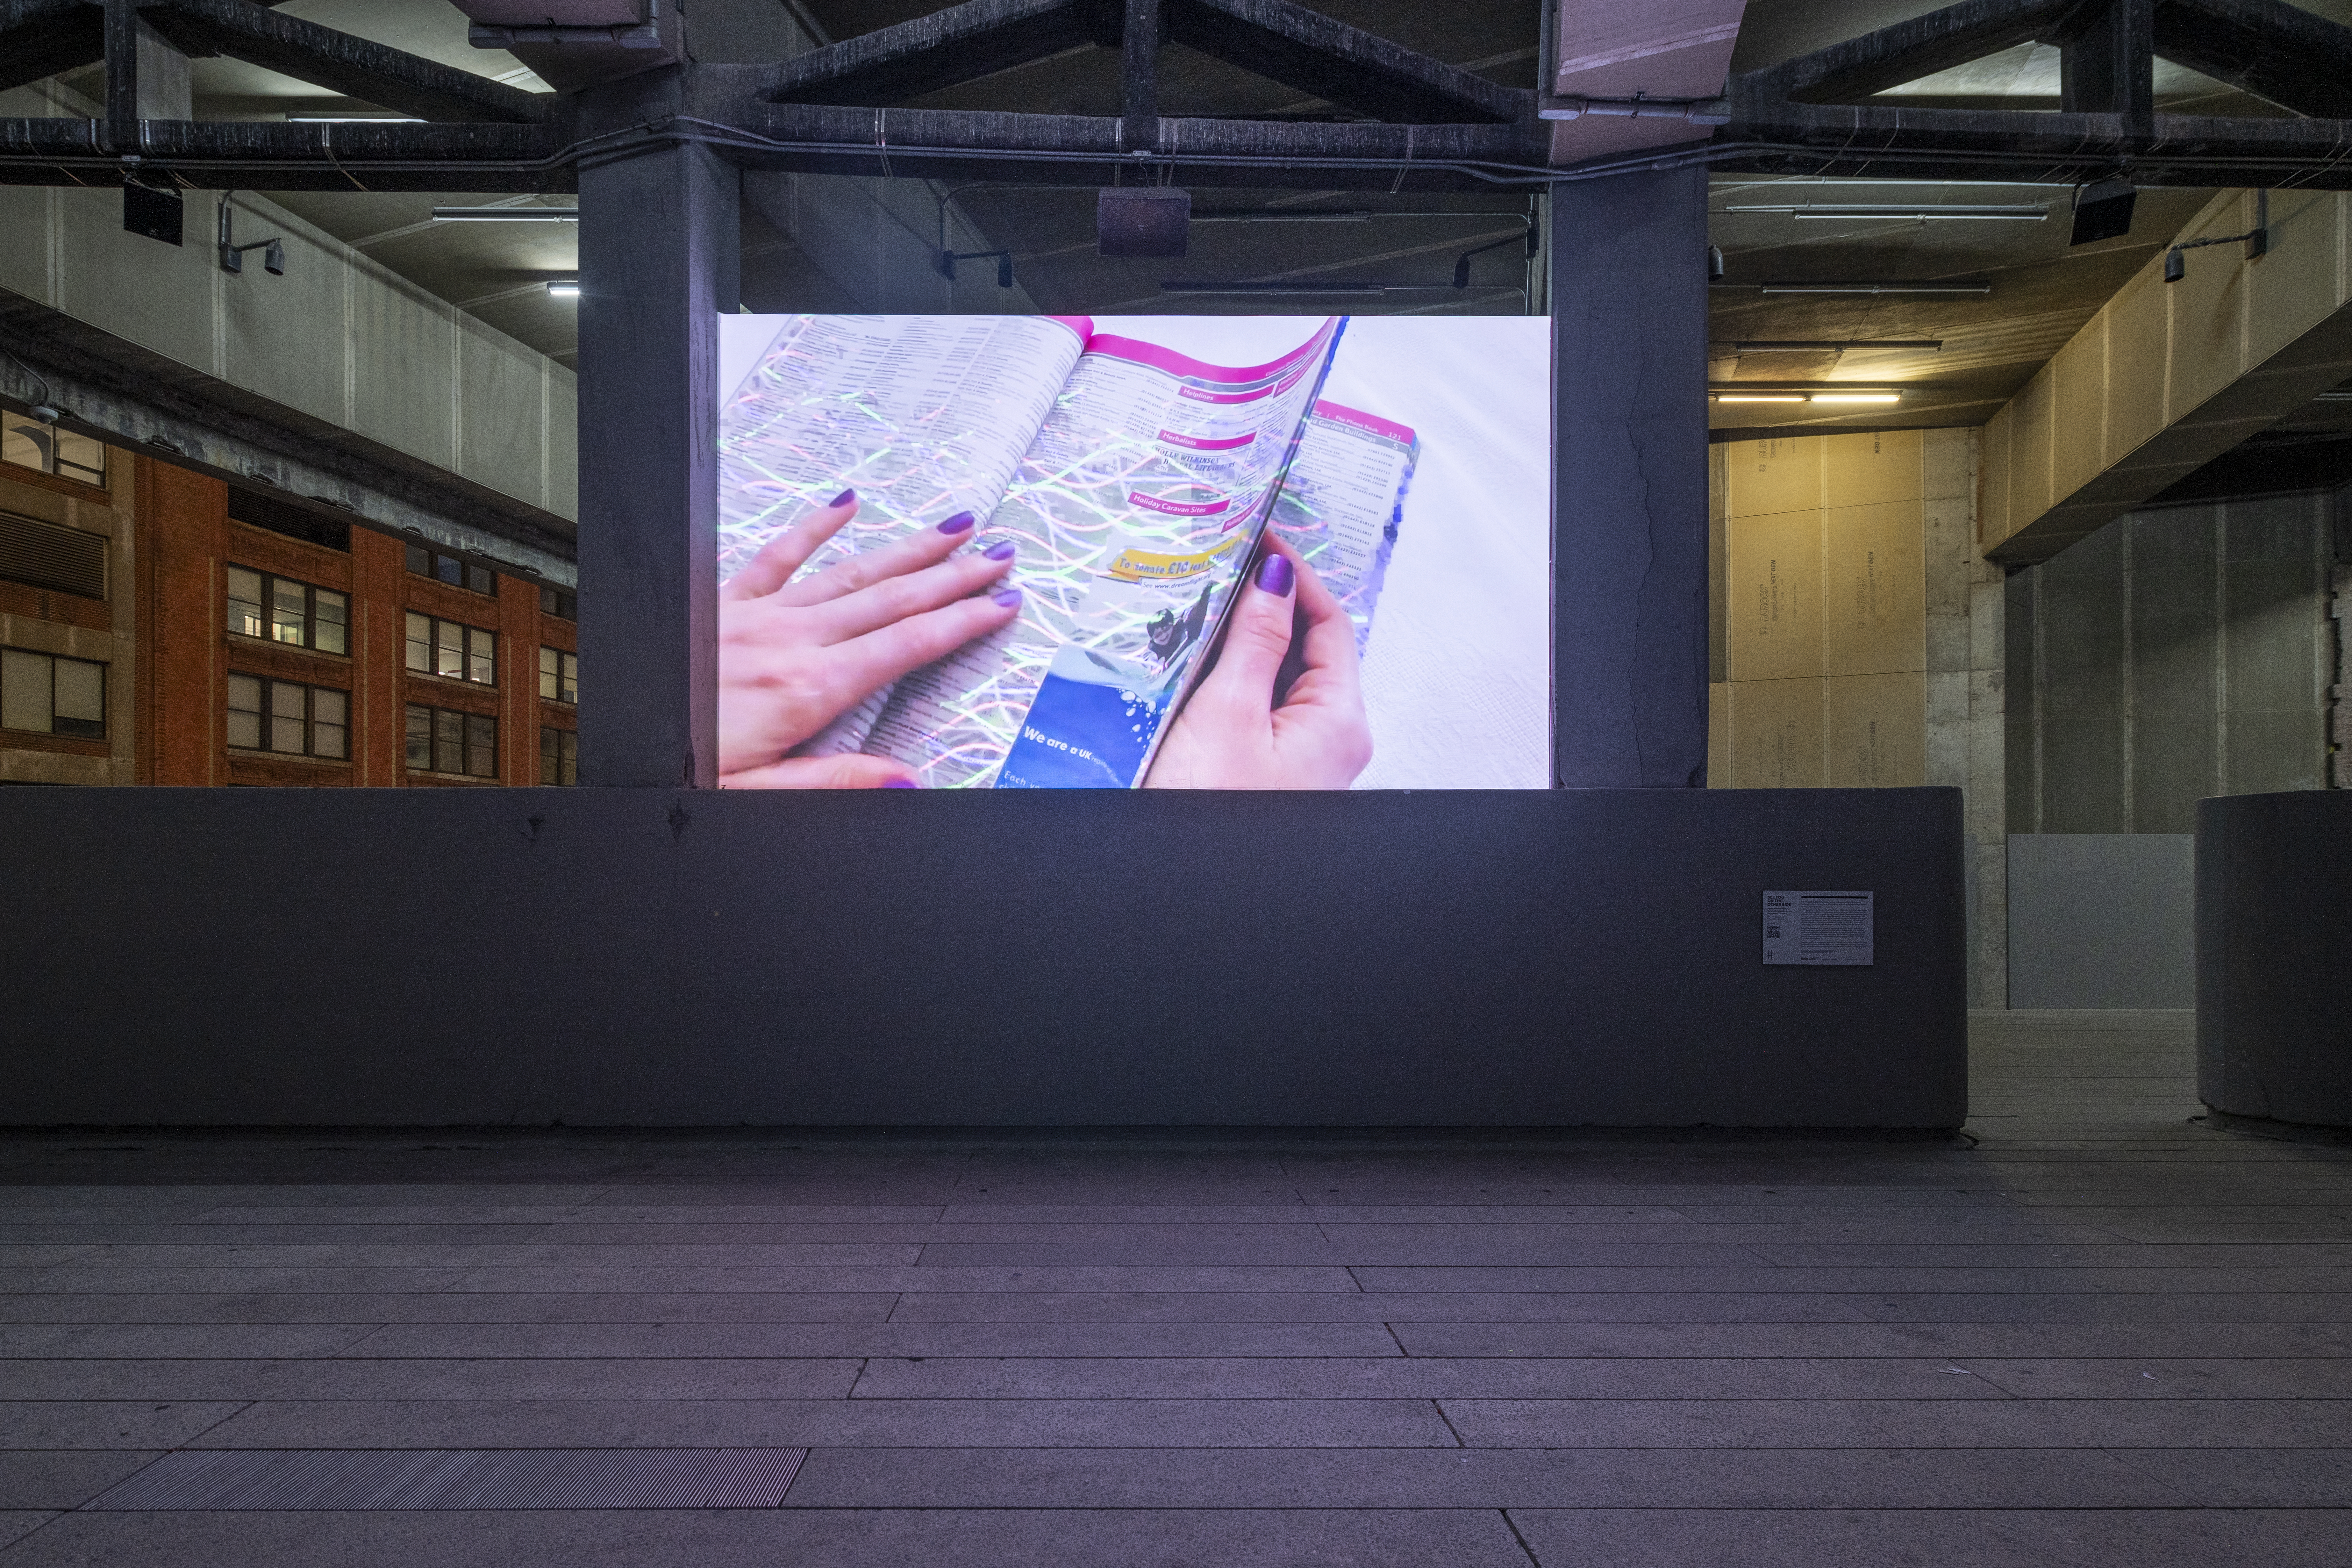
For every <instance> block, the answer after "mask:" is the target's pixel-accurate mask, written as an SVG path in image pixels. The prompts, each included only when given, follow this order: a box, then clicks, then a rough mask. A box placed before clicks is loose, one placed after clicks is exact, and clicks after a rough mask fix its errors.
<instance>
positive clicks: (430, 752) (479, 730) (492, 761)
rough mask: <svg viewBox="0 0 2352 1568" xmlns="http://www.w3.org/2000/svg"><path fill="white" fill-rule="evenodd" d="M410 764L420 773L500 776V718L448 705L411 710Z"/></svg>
mask: <svg viewBox="0 0 2352 1568" xmlns="http://www.w3.org/2000/svg"><path fill="white" fill-rule="evenodd" d="M408 765H409V766H410V767H412V768H414V769H415V770H416V771H417V772H419V773H464V774H466V775H467V777H469V778H478V779H494V778H496V777H498V776H499V721H497V720H496V719H493V718H490V717H489V716H488V715H487V714H482V713H453V712H451V711H450V710H448V709H446V708H419V707H416V706H415V705H414V704H411V705H410V707H409V710H408Z"/></svg>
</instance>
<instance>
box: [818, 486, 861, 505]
mask: <svg viewBox="0 0 2352 1568" xmlns="http://www.w3.org/2000/svg"><path fill="white" fill-rule="evenodd" d="M856 499H857V492H856V490H844V491H842V492H841V493H840V494H839V495H837V496H835V497H834V498H833V499H832V500H829V501H827V502H825V503H824V504H825V505H827V506H847V505H848V504H849V503H850V502H851V501H854V500H856Z"/></svg>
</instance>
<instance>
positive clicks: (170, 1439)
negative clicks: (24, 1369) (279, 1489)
mask: <svg viewBox="0 0 2352 1568" xmlns="http://www.w3.org/2000/svg"><path fill="white" fill-rule="evenodd" d="M9 1392H10V1393H14V1392H15V1391H14V1390H13V1389H11V1390H9ZM244 1408H245V1405H244V1404H243V1402H242V1401H237V1400H215V1401H191V1400H177V1401H169V1400H167V1401H162V1402H158V1401H156V1400H152V1399H55V1400H36V1399H19V1398H0V1448H18V1449H27V1448H30V1449H50V1448H54V1449H68V1448H174V1447H179V1446H180V1445H181V1444H183V1443H185V1442H187V1441H188V1440H189V1439H191V1438H193V1437H195V1436H198V1435H200V1434H202V1433H204V1432H206V1431H209V1430H211V1429H212V1428H213V1427H215V1426H219V1425H220V1424H221V1423H222V1422H224V1421H226V1420H227V1419H228V1418H229V1417H230V1416H232V1415H236V1413H237V1412H238V1411H239V1410H242V1409H244Z"/></svg>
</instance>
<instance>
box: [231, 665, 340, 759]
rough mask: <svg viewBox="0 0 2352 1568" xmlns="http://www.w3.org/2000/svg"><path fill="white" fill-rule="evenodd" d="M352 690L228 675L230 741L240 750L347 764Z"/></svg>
mask: <svg viewBox="0 0 2352 1568" xmlns="http://www.w3.org/2000/svg"><path fill="white" fill-rule="evenodd" d="M351 701H352V700H351V694H350V693H349V692H346V691H338V690H337V689H334V688H333V687H331V686H304V685H302V684H301V683H300V682H299V681H292V680H265V679H262V678H261V677H260V676H257V675H232V676H230V677H229V678H228V743H229V744H230V745H231V746H233V747H236V748H237V749H238V750H241V751H247V752H282V753H284V754H285V755H287V756H291V757H326V758H329V759H331V760H332V761H335V762H342V761H344V760H346V759H348V758H349V757H350V756H351V754H352V742H351V734H352V732H351Z"/></svg>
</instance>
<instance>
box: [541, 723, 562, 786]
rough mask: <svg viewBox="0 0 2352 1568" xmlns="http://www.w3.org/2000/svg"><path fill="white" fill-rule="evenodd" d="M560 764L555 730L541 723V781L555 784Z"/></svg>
mask: <svg viewBox="0 0 2352 1568" xmlns="http://www.w3.org/2000/svg"><path fill="white" fill-rule="evenodd" d="M560 765H561V763H559V761H558V753H557V751H556V743H555V731H552V730H551V729H549V728H547V727H546V726H545V725H541V726H540V731H539V782H540V783H541V784H553V783H554V782H555V773H556V769H557V768H558V767H559V766H560Z"/></svg>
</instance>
